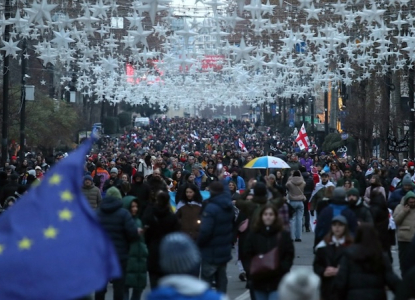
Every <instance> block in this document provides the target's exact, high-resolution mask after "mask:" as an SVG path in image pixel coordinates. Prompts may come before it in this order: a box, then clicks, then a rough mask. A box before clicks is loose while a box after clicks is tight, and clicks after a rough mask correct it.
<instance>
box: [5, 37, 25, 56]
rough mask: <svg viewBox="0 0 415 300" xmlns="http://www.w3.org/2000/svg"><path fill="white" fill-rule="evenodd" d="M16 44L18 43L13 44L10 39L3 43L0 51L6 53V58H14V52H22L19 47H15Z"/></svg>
mask: <svg viewBox="0 0 415 300" xmlns="http://www.w3.org/2000/svg"><path fill="white" fill-rule="evenodd" d="M18 43H19V41H16V42H13V39H12V38H11V37H10V39H9V41H8V42H6V41H3V45H4V46H3V47H2V48H0V50H3V51H6V56H9V55H11V56H16V55H17V53H16V52H17V51H20V50H22V49H20V48H19V47H17V44H18Z"/></svg>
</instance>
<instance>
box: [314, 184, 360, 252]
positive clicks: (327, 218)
mask: <svg viewBox="0 0 415 300" xmlns="http://www.w3.org/2000/svg"><path fill="white" fill-rule="evenodd" d="M338 215H342V216H344V217H345V218H346V220H347V224H348V225H349V230H350V233H351V234H352V235H354V234H355V233H356V229H357V225H358V224H357V218H356V215H355V213H354V212H353V211H352V210H351V209H350V208H349V205H348V203H347V201H346V192H345V190H344V188H342V187H336V188H335V189H334V192H333V199H330V201H329V204H328V205H327V207H325V208H324V209H323V210H322V211H321V212H320V214H319V215H318V221H317V225H316V228H315V237H314V245H318V243H320V241H321V240H322V239H323V238H324V236H325V235H326V234H327V233H328V232H330V224H331V220H332V219H333V218H334V217H337V216H338Z"/></svg>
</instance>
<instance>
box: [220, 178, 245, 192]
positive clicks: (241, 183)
mask: <svg viewBox="0 0 415 300" xmlns="http://www.w3.org/2000/svg"><path fill="white" fill-rule="evenodd" d="M225 180H226V183H229V182H230V181H231V180H233V178H232V177H228V178H226V179H225ZM245 188H246V186H245V181H244V179H243V178H242V177H241V176H238V177H237V178H236V189H237V190H245Z"/></svg>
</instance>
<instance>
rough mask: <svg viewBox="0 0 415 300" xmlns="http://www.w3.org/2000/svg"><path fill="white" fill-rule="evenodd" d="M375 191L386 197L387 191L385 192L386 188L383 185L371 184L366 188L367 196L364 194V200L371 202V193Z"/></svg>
mask: <svg viewBox="0 0 415 300" xmlns="http://www.w3.org/2000/svg"><path fill="white" fill-rule="evenodd" d="M372 191H373V192H377V193H380V194H382V195H383V197H385V199H386V193H385V188H384V187H383V186H377V187H374V188H372V187H371V186H368V187H367V188H366V190H365V196H364V200H365V201H366V203H369V202H370V195H371V194H372Z"/></svg>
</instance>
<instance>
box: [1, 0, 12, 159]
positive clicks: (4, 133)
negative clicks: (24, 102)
mask: <svg viewBox="0 0 415 300" xmlns="http://www.w3.org/2000/svg"><path fill="white" fill-rule="evenodd" d="M10 2H11V1H10V0H6V3H5V5H4V16H5V20H6V22H7V20H9V19H10V16H11V14H10V10H11V5H10ZM10 26H11V25H6V26H5V29H4V40H5V41H8V40H9V38H10ZM9 66H10V59H9V56H8V55H6V51H4V52H3V122H2V129H1V160H2V165H4V163H5V162H6V161H7V154H8V133H9V130H8V129H9V128H8V126H9V82H10V72H9Z"/></svg>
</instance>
